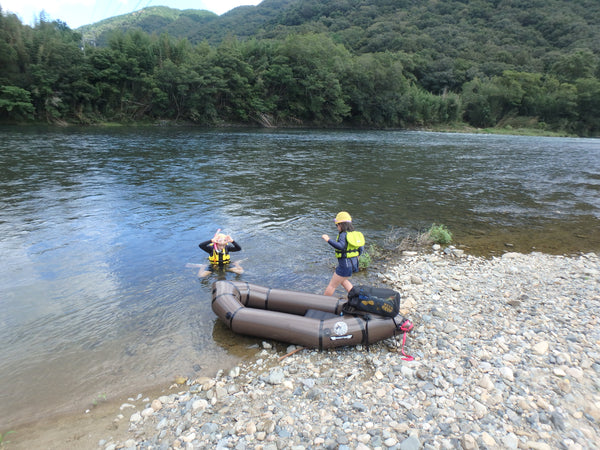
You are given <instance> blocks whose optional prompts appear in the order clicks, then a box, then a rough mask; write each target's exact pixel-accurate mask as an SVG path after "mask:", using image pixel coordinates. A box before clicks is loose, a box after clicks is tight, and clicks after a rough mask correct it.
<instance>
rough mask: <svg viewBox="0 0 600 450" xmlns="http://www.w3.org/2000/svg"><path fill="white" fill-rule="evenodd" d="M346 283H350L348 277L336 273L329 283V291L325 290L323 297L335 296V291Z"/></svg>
mask: <svg viewBox="0 0 600 450" xmlns="http://www.w3.org/2000/svg"><path fill="white" fill-rule="evenodd" d="M344 281H348V277H340V276H339V275H338V274H337V273H335V272H334V274H333V276H332V277H331V281H330V282H329V285H328V286H327V289H325V293H324V294H323V295H333V293H334V292H335V289H336V288H337V287H338V286H339V285H340V284H342V283H344Z"/></svg>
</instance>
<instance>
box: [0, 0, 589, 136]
mask: <svg viewBox="0 0 600 450" xmlns="http://www.w3.org/2000/svg"><path fill="white" fill-rule="evenodd" d="M0 12H1V14H0V121H1V122H5V123H24V122H28V121H33V122H38V123H39V122H47V123H53V124H66V123H77V124H94V123H104V122H118V123H132V122H135V123H141V122H145V123H160V124H165V123H170V122H177V123H188V124H196V125H202V126H214V125H222V124H232V123H235V124H246V125H250V124H254V125H256V124H260V125H261V126H267V127H270V126H360V127H394V128H399V127H400V128H414V127H442V128H448V129H449V128H456V127H458V128H460V127H461V126H462V125H461V124H464V125H466V126H470V127H476V128H492V129H500V130H509V131H511V132H513V130H515V129H522V128H527V129H530V130H534V132H536V133H546V132H552V133H559V134H570V135H572V134H577V135H581V136H595V135H598V132H599V130H600V109H599V108H600V107H599V106H598V105H600V79H599V74H600V64H599V61H600V48H599V47H598V42H600V31H599V29H598V27H597V23H598V22H600V6H599V3H598V2H597V1H596V0H581V1H578V2H571V1H567V0H546V1H544V2H540V1H536V0H528V1H522V2H497V1H484V0H476V1H469V2H463V1H458V0H453V1H445V2H438V1H434V0H428V1H418V2H416V1H415V2H413V1H397V0H385V1H381V0H377V1H375V0H361V1H349V0H340V1H336V2H321V1H317V0H293V1H292V0H265V1H263V2H262V3H261V4H260V5H258V6H256V7H243V8H236V9H235V10H233V11H231V12H230V13H227V14H224V15H223V16H216V15H213V14H210V13H206V11H194V10H187V11H177V10H173V9H170V8H164V7H155V8H148V9H147V10H143V11H142V12H136V13H135V14H131V15H126V16H119V17H117V18H114V19H108V20H106V21H102V22H101V23H99V24H93V25H90V26H86V27H82V28H81V30H71V29H69V27H68V26H67V25H66V24H65V23H64V22H61V21H60V19H57V20H51V19H49V18H48V17H47V16H46V15H44V14H41V15H40V18H39V21H38V22H36V24H35V25H34V26H33V27H30V26H26V25H23V24H22V23H21V22H20V21H19V19H18V18H17V17H16V16H15V15H12V14H8V13H5V12H4V11H2V10H0ZM92 37H93V39H92Z"/></svg>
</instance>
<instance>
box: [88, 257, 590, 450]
mask: <svg viewBox="0 0 600 450" xmlns="http://www.w3.org/2000/svg"><path fill="white" fill-rule="evenodd" d="M436 250H437V251H434V252H433V253H427V254H414V253H411V252H406V253H405V256H403V257H402V258H400V259H399V260H397V261H395V262H394V264H393V265H390V266H389V267H386V268H385V269H384V270H383V271H382V272H381V274H380V275H379V282H378V283H380V285H381V286H387V287H392V288H394V289H396V290H398V291H399V292H400V293H401V295H402V313H403V314H404V315H405V316H406V317H407V318H409V319H411V320H412V321H413V323H414V325H415V326H414V329H413V331H411V333H409V334H408V336H407V339H406V344H405V347H404V350H405V352H406V353H407V354H409V355H412V356H414V360H413V361H406V360H404V359H402V358H403V355H402V352H401V348H402V336H398V337H397V338H396V339H388V340H386V341H383V342H380V343H377V344H376V345H373V346H371V347H370V348H369V349H368V351H367V349H365V348H361V347H360V346H359V347H353V348H342V349H333V350H327V351H316V350H309V349H303V350H300V351H298V352H296V353H293V354H291V355H288V356H285V355H286V353H289V352H292V351H293V350H294V347H293V346H291V347H288V348H287V349H286V348H285V346H281V345H280V344H278V345H273V344H274V343H269V342H264V343H263V344H262V347H261V348H260V349H258V350H257V355H256V358H255V359H254V360H252V361H251V362H247V363H244V364H242V365H241V366H239V367H234V368H232V369H230V370H227V371H223V372H220V373H219V374H218V375H217V376H216V377H215V378H201V379H196V380H179V382H180V383H181V384H180V385H178V386H177V387H176V388H174V389H172V391H173V392H176V393H172V394H169V395H163V396H161V397H159V398H155V399H150V398H145V399H137V401H136V402H131V403H124V404H123V405H121V408H120V410H119V411H116V413H115V419H114V424H115V428H117V427H120V428H122V427H128V429H129V438H128V439H126V440H117V439H116V438H113V437H111V436H110V433H109V432H107V436H106V438H105V439H102V440H100V441H99V442H98V448H101V449H105V450H113V449H120V448H131V449H171V448H173V449H179V448H182V449H200V448H202V449H204V448H235V449H265V450H276V449H293V450H301V449H309V448H330V449H378V448H381V449H402V450H412V449H420V448H424V449H455V448H458V449H460V448H462V449H477V448H482V449H493V448H503V449H517V448H519V449H540V450H543V449H569V450H577V449H594V448H599V445H600V444H599V443H600V323H599V321H600V259H599V258H598V256H597V255H596V254H593V253H589V254H585V255H580V256H572V257H565V256H550V255H545V254H541V253H532V254H528V255H523V254H518V253H506V254H504V255H503V256H502V257H495V258H492V259H487V258H480V257H473V256H469V255H465V254H464V253H463V252H461V251H459V250H456V249H452V248H450V249H445V250H442V249H436ZM278 349H279V350H278Z"/></svg>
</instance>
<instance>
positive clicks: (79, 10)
mask: <svg viewBox="0 0 600 450" xmlns="http://www.w3.org/2000/svg"><path fill="white" fill-rule="evenodd" d="M260 2H261V0H51V1H48V0H0V6H1V7H2V12H3V13H4V14H6V13H13V14H16V15H17V16H18V17H19V19H21V23H23V24H24V25H33V24H34V23H35V21H36V19H37V18H39V16H40V13H41V12H42V11H44V12H45V13H46V19H47V20H50V21H52V20H60V21H62V22H65V23H66V24H67V25H68V26H69V28H71V29H75V28H78V27H80V26H82V25H88V24H91V23H94V22H99V21H100V20H102V19H107V18H109V17H114V16H120V15H121V14H127V13H130V12H133V11H137V10H140V9H143V8H146V7H148V6H168V7H170V8H174V9H206V10H208V11H212V12H214V13H216V14H218V15H221V14H224V13H226V12H227V11H229V10H231V9H233V8H235V7H237V6H242V5H258V4H259V3H260Z"/></svg>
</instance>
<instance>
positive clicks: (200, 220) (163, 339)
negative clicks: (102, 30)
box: [0, 127, 600, 432]
mask: <svg viewBox="0 0 600 450" xmlns="http://www.w3.org/2000/svg"><path fill="white" fill-rule="evenodd" d="M0 132H1V133H2V142H1V143H0V173H1V194H2V195H1V198H0V201H1V204H2V208H1V210H0V255H1V257H2V260H3V269H2V272H1V275H0V277H1V283H0V305H1V307H2V314H1V315H0V353H1V354H2V358H1V359H0V432H3V431H6V430H7V429H9V428H10V427H14V426H16V425H18V424H20V423H23V422H27V421H31V420H35V418H36V417H38V416H41V415H47V414H48V413H49V412H52V413H53V414H58V413H61V412H67V411H71V410H83V409H84V408H86V407H89V405H92V404H93V403H94V402H96V401H98V400H99V399H104V398H106V397H110V396H113V395H116V394H117V393H123V392H130V393H135V392H138V391H139V390H141V389H144V388H147V387H151V386H160V385H164V384H165V383H167V382H168V380H172V379H173V378H174V377H175V376H177V375H183V376H192V377H194V376H212V375H214V373H215V371H216V370H217V369H218V368H221V367H226V366H227V365H230V364H234V363H235V362H236V361H238V360H239V359H240V358H244V357H245V356H246V355H247V354H248V347H249V346H251V345H253V344H256V343H257V342H258V341H257V340H255V339H250V338H243V337H240V336H235V335H233V334H231V333H230V332H229V330H227V329H226V328H225V327H224V326H222V325H221V324H220V323H218V322H217V321H216V317H215V315H214V314H213V312H212V310H211V308H210V286H211V283H212V282H213V281H214V280H215V279H217V278H219V277H220V278H230V279H242V280H246V281H249V282H251V283H256V284H261V285H267V286H273V287H278V288H284V289H294V290H302V291H308V292H318V293H320V292H322V291H323V290H324V289H325V287H326V285H327V283H328V281H329V278H330V276H331V273H332V272H333V269H334V264H335V261H334V259H335V258H334V256H333V252H332V250H331V248H329V247H328V246H327V245H326V244H325V243H324V242H323V241H322V239H321V238H320V236H321V234H323V233H328V234H330V235H335V227H334V225H333V218H334V217H335V215H336V213H337V212H338V211H341V210H346V211H348V212H350V214H351V215H352V216H353V217H354V223H355V226H356V228H357V229H360V230H361V231H363V233H364V234H365V236H366V238H367V241H368V242H371V243H376V244H377V245H378V246H380V247H382V248H385V249H392V248H394V246H396V245H397V244H398V243H399V241H400V240H401V239H402V238H403V237H405V236H414V235H416V234H417V233H419V232H422V231H425V230H426V229H428V228H429V226H430V225H431V224H433V223H436V224H444V225H446V226H447V227H448V228H449V229H450V230H451V231H452V233H453V235H454V245H457V246H460V247H461V248H464V249H465V250H466V251H467V252H469V253H471V254H476V255H483V256H494V255H500V254H502V252H504V251H521V252H525V253H528V252H531V251H541V252H547V253H554V254H573V253H577V252H586V251H596V252H597V251H598V250H600V141H599V140H594V139H580V138H572V139H571V138H546V137H520V136H497V135H483V134H481V135H480V134H459V133H457V134H446V133H430V132H416V131H348V130H344V131H338V130H331V131H323V130H243V129H242V130H236V129H226V130H198V129H193V128H127V127H116V128H49V127H39V128H37V127H36V128H33V127H28V128H16V127H2V128H0ZM219 228H220V229H222V230H223V231H225V232H227V233H229V234H231V235H232V236H233V237H234V238H235V239H236V241H238V242H239V243H240V245H241V246H242V251H241V252H240V253H237V254H233V257H234V259H241V260H243V262H242V266H243V267H244V269H245V272H244V273H243V274H242V275H235V274H232V273H227V274H225V275H224V274H220V275H219V274H214V275H212V276H211V277H208V278H207V279H204V280H200V279H198V277H197V269H194V268H192V267H187V266H186V265H188V264H199V263H204V262H205V261H206V254H205V253H204V252H202V251H201V250H200V249H199V248H198V243H199V242H201V241H203V240H205V239H209V238H210V237H212V236H213V234H214V233H215V231H216V230H217V229H219ZM371 275H373V274H369V271H368V270H367V271H366V272H365V273H361V274H359V275H358V276H357V278H358V281H359V282H360V281H361V280H363V281H365V280H366V281H369V280H370V279H371V278H370V276H371ZM338 292H339V291H338ZM340 294H341V292H340Z"/></svg>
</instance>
